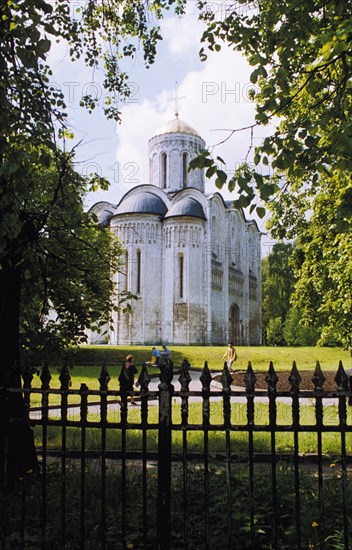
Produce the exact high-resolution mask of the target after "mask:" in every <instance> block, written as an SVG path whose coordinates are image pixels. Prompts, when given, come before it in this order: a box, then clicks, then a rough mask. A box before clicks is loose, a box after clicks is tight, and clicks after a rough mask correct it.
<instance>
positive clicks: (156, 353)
mask: <svg viewBox="0 0 352 550" xmlns="http://www.w3.org/2000/svg"><path fill="white" fill-rule="evenodd" d="M153 357H155V360H153V359H152V363H153V364H154V365H155V366H156V367H158V366H159V363H160V351H159V350H158V349H156V348H154V347H153V348H152V358H153Z"/></svg>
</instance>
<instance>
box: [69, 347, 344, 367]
mask: <svg viewBox="0 0 352 550" xmlns="http://www.w3.org/2000/svg"><path fill="white" fill-rule="evenodd" d="M236 349H237V353H238V361H237V362H236V365H235V368H236V369H246V368H247V366H248V362H249V361H251V362H252V366H253V369H254V370H258V371H259V370H264V371H266V370H268V368H269V362H270V361H273V363H274V367H275V369H276V370H277V371H283V370H290V369H291V368H292V363H293V361H296V364H297V367H298V369H301V370H307V369H314V368H315V365H316V361H320V365H321V367H322V369H323V370H324V369H326V370H337V367H338V364H339V361H340V360H341V361H342V362H343V365H344V367H345V368H346V369H347V368H351V366H352V365H351V362H352V358H351V354H350V352H348V351H346V350H342V349H341V348H318V347H300V348H288V347H264V346H261V347H259V346H258V347H244V346H243V347H237V348H236ZM225 350H226V347H225V346H224V347H216V346H172V347H170V351H171V359H172V360H173V362H174V365H175V366H176V367H177V366H179V365H180V364H181V362H182V361H183V359H187V360H188V361H189V362H190V363H191V365H192V367H193V368H196V369H202V368H203V366H204V362H205V361H208V366H209V368H210V369H211V370H220V369H222V367H223V361H224V360H223V359H222V357H223V354H224V352H225ZM128 353H132V354H133V355H134V358H135V361H136V363H137V365H141V364H143V362H145V361H150V355H151V347H148V346H84V347H82V348H81V349H80V350H78V351H77V354H76V358H75V363H76V365H91V366H93V365H94V366H100V365H101V364H102V363H103V361H106V363H107V365H108V366H110V365H121V363H122V361H123V359H124V358H125V356H126V355H127V354H128Z"/></svg>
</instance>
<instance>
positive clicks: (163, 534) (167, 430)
mask: <svg viewBox="0 0 352 550" xmlns="http://www.w3.org/2000/svg"><path fill="white" fill-rule="evenodd" d="M172 378H173V363H172V361H170V360H166V361H165V362H164V363H162V364H161V365H160V384H159V386H158V387H159V429H158V550H169V548H170V534H171V432H172V394H173V390H174V386H173V385H172V384H171V382H172Z"/></svg>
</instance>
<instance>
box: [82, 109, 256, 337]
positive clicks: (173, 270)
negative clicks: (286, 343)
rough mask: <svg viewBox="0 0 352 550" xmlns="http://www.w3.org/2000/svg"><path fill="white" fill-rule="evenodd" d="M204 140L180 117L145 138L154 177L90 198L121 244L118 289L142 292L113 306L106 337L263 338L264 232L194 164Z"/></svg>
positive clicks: (136, 292)
mask: <svg viewBox="0 0 352 550" xmlns="http://www.w3.org/2000/svg"><path fill="white" fill-rule="evenodd" d="M204 148H205V143H204V141H203V139H202V138H201V137H200V135H199V134H198V132H197V131H196V130H194V129H193V128H192V127H191V126H189V125H188V124H187V123H185V122H183V121H181V120H179V118H178V117H176V118H175V119H174V120H172V121H170V122H169V123H167V124H166V125H165V126H163V127H162V128H161V129H160V130H159V131H158V132H157V133H156V134H155V135H154V136H153V137H152V138H151V139H150V140H149V166H150V184H148V185H139V186H137V187H135V188H133V189H132V190H130V191H128V192H127V193H126V194H125V195H124V197H123V198H122V199H121V201H120V202H119V204H118V205H112V204H109V203H107V202H100V203H97V204H96V205H94V206H93V208H92V210H93V211H94V212H95V213H96V214H97V215H98V216H99V219H100V220H101V222H102V223H105V224H106V225H109V226H110V229H111V231H113V232H114V233H115V234H116V235H117V236H118V237H119V238H120V239H121V241H122V242H123V244H124V248H125V258H124V269H123V272H122V273H119V274H117V275H116V277H117V288H118V290H120V291H122V290H130V291H131V292H132V293H133V294H135V295H136V296H137V297H138V299H137V300H133V302H132V312H131V313H123V312H122V311H119V312H117V313H114V314H113V324H112V328H109V334H108V343H110V344H174V345H175V344H199V345H201V344H209V345H210V344H224V343H226V342H227V341H232V342H233V343H234V344H235V345H259V344H261V271H260V259H261V246H260V240H261V233H260V231H259V230H258V227H257V224H256V222H255V221H247V220H246V219H245V217H244V215H243V212H242V211H240V210H236V209H234V208H231V206H230V205H229V204H228V203H226V202H225V201H224V200H223V198H222V196H221V194H220V193H214V194H211V195H206V194H205V193H204V174H203V170H200V169H196V170H193V171H190V172H188V165H189V162H190V160H191V159H192V158H194V157H195V156H197V154H198V153H199V152H200V151H201V150H202V149H204Z"/></svg>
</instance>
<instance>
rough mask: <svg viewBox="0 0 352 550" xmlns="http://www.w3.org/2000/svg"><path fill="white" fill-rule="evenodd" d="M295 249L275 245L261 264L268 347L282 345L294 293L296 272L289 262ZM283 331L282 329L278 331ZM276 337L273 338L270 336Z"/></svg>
mask: <svg viewBox="0 0 352 550" xmlns="http://www.w3.org/2000/svg"><path fill="white" fill-rule="evenodd" d="M292 252H293V245H292V244H290V243H287V244H286V243H283V242H281V243H276V244H275V245H274V246H273V249H272V251H271V253H270V254H269V256H267V257H266V258H263V260H262V292H263V300H262V302H263V317H262V318H263V332H264V334H266V341H267V343H268V344H275V345H282V344H284V337H283V334H282V330H283V324H284V322H285V319H286V315H287V312H288V311H289V309H290V307H291V306H290V300H291V295H292V292H293V290H294V283H295V277H294V271H293V266H292V265H291V263H290V261H291V258H292ZM278 327H280V329H279V328H278ZM272 334H274V335H275V336H274V338H272V337H271V335H272Z"/></svg>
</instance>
